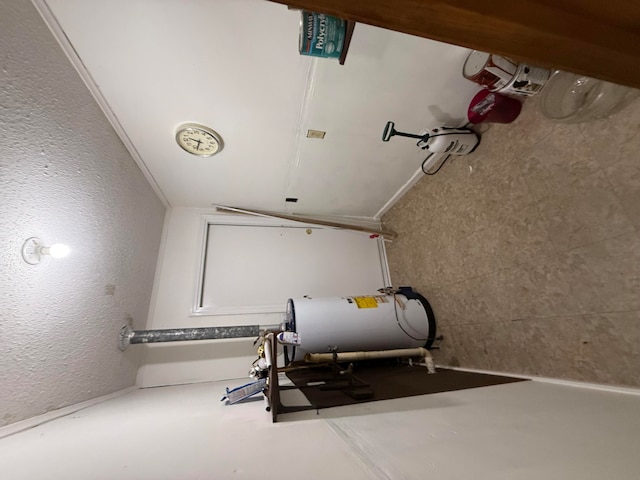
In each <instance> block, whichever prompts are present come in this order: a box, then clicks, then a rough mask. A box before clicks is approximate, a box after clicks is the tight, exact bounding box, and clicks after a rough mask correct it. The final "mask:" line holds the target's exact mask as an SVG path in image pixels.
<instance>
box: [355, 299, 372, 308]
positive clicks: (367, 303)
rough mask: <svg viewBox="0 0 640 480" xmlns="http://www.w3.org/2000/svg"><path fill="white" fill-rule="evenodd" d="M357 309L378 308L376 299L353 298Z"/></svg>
mask: <svg viewBox="0 0 640 480" xmlns="http://www.w3.org/2000/svg"><path fill="white" fill-rule="evenodd" d="M353 299H354V300H355V302H356V305H357V306H358V308H378V302H377V301H376V297H353Z"/></svg>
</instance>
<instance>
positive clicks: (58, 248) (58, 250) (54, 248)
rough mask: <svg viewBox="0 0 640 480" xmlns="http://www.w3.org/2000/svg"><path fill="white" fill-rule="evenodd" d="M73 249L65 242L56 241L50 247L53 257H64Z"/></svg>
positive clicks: (50, 253)
mask: <svg viewBox="0 0 640 480" xmlns="http://www.w3.org/2000/svg"><path fill="white" fill-rule="evenodd" d="M69 252H71V249H70V248H69V247H68V246H66V245H65V244H64V243H54V244H53V245H51V246H50V247H49V255H51V256H52V257H53V258H64V257H66V256H67V255H69Z"/></svg>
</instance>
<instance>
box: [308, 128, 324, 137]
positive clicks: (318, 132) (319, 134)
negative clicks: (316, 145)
mask: <svg viewBox="0 0 640 480" xmlns="http://www.w3.org/2000/svg"><path fill="white" fill-rule="evenodd" d="M326 134H327V132H323V131H322V130H307V138H324V136H325V135H326Z"/></svg>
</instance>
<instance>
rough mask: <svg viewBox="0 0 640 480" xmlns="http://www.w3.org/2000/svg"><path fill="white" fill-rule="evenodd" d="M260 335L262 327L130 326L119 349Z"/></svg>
mask: <svg viewBox="0 0 640 480" xmlns="http://www.w3.org/2000/svg"><path fill="white" fill-rule="evenodd" d="M259 335H260V325H241V326H237V327H200V328H168V329H164V330H133V329H132V328H131V327H130V326H129V325H125V326H123V327H122V328H121V329H120V334H119V336H118V347H119V348H120V350H126V348H127V347H128V346H129V345H130V344H136V343H158V342H190V341H196V340H218V339H222V338H245V337H253V338H255V337H257V336H259Z"/></svg>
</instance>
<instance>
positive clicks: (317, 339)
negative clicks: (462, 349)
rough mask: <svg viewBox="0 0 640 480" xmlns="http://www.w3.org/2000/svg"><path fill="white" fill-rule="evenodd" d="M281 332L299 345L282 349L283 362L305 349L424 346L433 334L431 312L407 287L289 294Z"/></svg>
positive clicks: (298, 356)
mask: <svg viewBox="0 0 640 480" xmlns="http://www.w3.org/2000/svg"><path fill="white" fill-rule="evenodd" d="M285 327H286V330H287V331H291V332H296V333H297V334H298V336H299V340H300V345H299V346H296V347H291V346H289V347H285V361H286V363H289V362H290V361H301V360H302V359H304V356H305V354H307V353H328V352H332V351H334V350H335V351H337V352H353V351H372V350H390V349H396V348H416V347H426V348H429V347H431V345H432V344H433V341H434V339H435V335H436V323H435V317H434V315H433V310H432V309H431V306H430V305H429V302H427V300H426V298H424V297H423V296H422V295H420V294H419V293H417V292H415V291H414V290H413V289H412V288H411V287H401V288H400V289H399V290H398V291H396V292H394V293H382V294H380V295H365V296H352V297H325V298H312V297H303V298H295V299H293V298H291V299H289V301H288V302H287V312H286V324H285Z"/></svg>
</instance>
